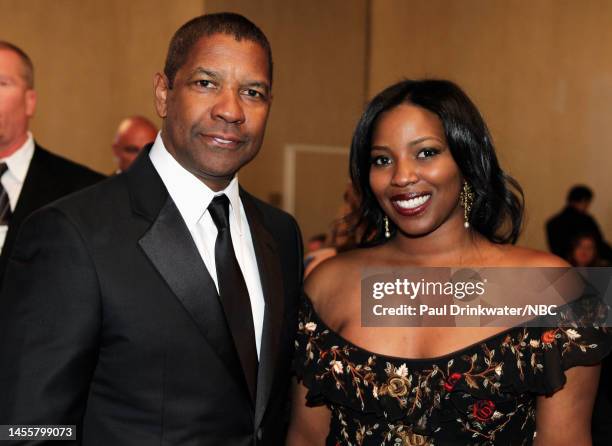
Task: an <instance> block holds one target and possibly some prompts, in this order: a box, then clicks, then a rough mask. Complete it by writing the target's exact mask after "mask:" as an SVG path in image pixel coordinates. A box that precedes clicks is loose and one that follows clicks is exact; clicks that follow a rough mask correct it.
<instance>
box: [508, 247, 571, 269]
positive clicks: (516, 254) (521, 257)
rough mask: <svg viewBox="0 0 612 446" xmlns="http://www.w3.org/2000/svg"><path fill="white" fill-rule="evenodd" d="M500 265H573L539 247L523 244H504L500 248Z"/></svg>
mask: <svg viewBox="0 0 612 446" xmlns="http://www.w3.org/2000/svg"><path fill="white" fill-rule="evenodd" d="M498 250H499V253H500V257H499V260H498V262H499V263H500V266H513V267H560V268H563V267H570V266H571V265H570V264H569V263H567V262H566V261H565V260H563V259H562V258H561V257H557V256H556V255H554V254H550V253H548V252H544V251H538V250H537V249H531V248H525V247H522V246H513V245H504V246H500V247H499V248H498Z"/></svg>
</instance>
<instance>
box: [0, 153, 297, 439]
mask: <svg viewBox="0 0 612 446" xmlns="http://www.w3.org/2000/svg"><path fill="white" fill-rule="evenodd" d="M148 152H149V150H145V151H144V153H143V154H142V155H141V156H140V158H139V159H138V160H137V161H136V163H135V164H134V166H133V167H132V169H131V170H129V171H128V172H126V173H125V174H123V175H119V176H115V177H112V178H109V179H107V180H106V181H104V182H102V183H100V184H98V185H96V186H94V187H92V188H89V189H87V190H85V191H82V192H80V193H77V194H74V195H72V196H71V197H68V198H66V199H63V200H60V201H58V202H56V203H54V204H52V205H50V206H48V207H46V208H44V209H43V210H42V211H40V212H37V213H36V214H35V215H33V216H32V217H31V218H30V220H29V221H28V222H27V223H26V224H25V225H24V227H23V231H22V234H21V236H20V239H19V241H18V243H17V245H16V247H15V249H14V252H13V257H12V260H11V262H10V264H9V269H8V276H7V281H6V282H5V287H4V290H3V294H4V295H3V299H2V304H1V306H0V358H1V359H0V360H1V361H2V365H1V366H0V394H1V395H2V397H1V398H0V421H1V423H2V424H8V423H21V424H52V423H58V424H76V425H77V431H78V433H79V436H81V438H80V440H81V442H82V444H84V445H87V446H91V445H101V446H110V445H113V446H121V445H126V446H128V445H129V446H135V445H147V446H148V445H182V446H205V445H210V446H213V445H214V446H220V445H224V446H226V445H244V446H246V445H253V444H261V445H281V444H283V442H284V434H285V432H284V427H283V420H285V419H286V407H287V388H288V385H289V381H290V372H289V364H290V357H291V354H292V349H293V343H292V340H293V333H294V332H295V326H296V320H297V310H296V308H297V299H298V296H299V294H300V286H301V280H302V247H301V238H300V235H299V231H298V229H297V226H296V224H295V222H294V220H293V218H292V217H290V216H289V215H288V214H285V213H284V212H282V211H280V210H277V209H275V208H272V207H271V206H269V205H266V204H264V203H263V202H261V201H259V200H257V199H255V198H254V197H252V196H251V195H249V194H248V193H246V192H244V191H241V200H242V203H243V206H244V209H245V211H246V215H247V218H248V221H249V226H250V229H251V234H252V238H253V243H254V247H255V252H256V256H257V263H258V269H259V273H260V278H261V283H262V289H263V294H264V297H265V315H264V324H263V334H262V343H261V353H260V361H259V362H260V366H259V374H258V382H257V397H256V400H255V401H252V399H251V397H250V394H249V391H248V388H247V385H246V380H245V378H244V374H243V373H242V368H241V365H240V361H239V358H238V355H237V353H236V349H235V347H234V345H233V343H232V337H231V333H230V332H229V330H228V328H227V324H226V323H225V318H224V315H223V309H222V307H221V305H220V302H219V298H218V295H217V292H216V288H215V285H214V283H213V281H212V278H211V277H210V275H209V273H208V272H207V270H206V267H205V266H204V263H203V261H202V259H201V257H200V255H199V253H198V251H197V248H196V245H195V244H194V242H193V239H192V237H191V235H190V233H189V230H188V228H187V226H186V225H185V223H184V221H183V219H182V218H181V215H180V213H179V211H178V209H177V208H176V206H175V204H174V202H173V201H172V199H171V198H170V196H169V194H168V192H167V190H166V189H165V187H164V185H163V182H162V180H161V178H160V177H159V175H158V174H157V172H156V170H155V168H154V167H153V165H152V163H151V161H150V159H149V156H148ZM32 277H39V278H40V277H44V279H40V280H32ZM246 311H248V310H246ZM244 317H245V318H246V317H252V316H251V314H249V313H247V312H245V314H244ZM7 361H8V362H10V366H7ZM26 444H27V443H26ZM32 444H36V445H38V444H41V443H39V442H36V443H32Z"/></svg>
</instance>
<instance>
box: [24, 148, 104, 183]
mask: <svg viewBox="0 0 612 446" xmlns="http://www.w3.org/2000/svg"><path fill="white" fill-rule="evenodd" d="M32 162H35V163H40V164H41V165H43V166H44V167H45V168H46V169H48V170H49V171H50V172H53V174H54V175H55V176H57V177H58V178H63V179H65V180H70V181H73V182H84V183H90V184H93V183H96V182H98V181H100V180H102V179H103V178H105V176H104V175H102V174H101V173H98V172H96V171H94V170H92V169H90V168H89V167H86V166H83V165H82V164H79V163H76V162H74V161H71V160H69V159H67V158H64V157H62V156H60V155H57V154H55V153H52V152H50V151H49V150H47V149H45V148H43V147H41V146H40V145H38V144H36V149H35V151H34V156H33V158H32Z"/></svg>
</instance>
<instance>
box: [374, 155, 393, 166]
mask: <svg viewBox="0 0 612 446" xmlns="http://www.w3.org/2000/svg"><path fill="white" fill-rule="evenodd" d="M370 162H371V163H372V164H373V165H374V166H386V165H387V164H391V159H390V158H389V157H388V156H383V155H380V156H373V157H372V159H371V160H370Z"/></svg>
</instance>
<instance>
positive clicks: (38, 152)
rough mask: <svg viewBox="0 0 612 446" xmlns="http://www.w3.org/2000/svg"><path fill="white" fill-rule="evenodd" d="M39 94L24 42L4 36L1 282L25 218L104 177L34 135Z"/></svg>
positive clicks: (0, 49)
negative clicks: (19, 44)
mask: <svg viewBox="0 0 612 446" xmlns="http://www.w3.org/2000/svg"><path fill="white" fill-rule="evenodd" d="M36 99H37V98H36V91H35V90H34V65H33V64H32V60H31V59H30V57H29V56H28V55H27V54H26V53H25V52H24V51H23V50H22V49H21V48H19V47H17V46H15V45H14V44H12V43H9V42H6V41H0V183H1V184H0V249H2V252H1V254H0V285H1V284H2V281H3V278H4V272H5V270H6V264H7V261H8V258H9V256H10V253H11V251H12V248H13V244H14V243H15V239H16V237H17V233H18V232H19V228H20V227H21V223H22V222H23V221H24V220H25V218H26V217H28V216H29V215H30V214H31V213H32V212H33V211H35V210H36V209H38V208H41V207H43V206H44V205H46V204H48V203H50V202H52V201H55V200H57V199H58V198H60V197H63V196H64V195H67V194H69V193H71V192H74V191H77V190H79V189H82V188H84V187H86V186H89V185H91V184H93V183H96V182H97V181H99V180H101V179H102V178H104V177H103V176H102V175H100V174H99V173H97V172H94V171H93V170H90V169H88V168H87V167H84V166H81V165H79V164H76V163H74V162H72V161H69V160H67V159H64V158H62V157H59V156H57V155H54V154H53V153H51V152H49V151H47V150H45V149H43V148H42V147H41V146H39V145H38V143H36V142H35V141H34V137H33V136H32V133H31V132H30V131H29V126H30V119H32V117H33V116H34V112H35V111H36Z"/></svg>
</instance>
